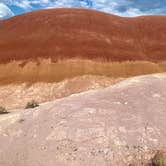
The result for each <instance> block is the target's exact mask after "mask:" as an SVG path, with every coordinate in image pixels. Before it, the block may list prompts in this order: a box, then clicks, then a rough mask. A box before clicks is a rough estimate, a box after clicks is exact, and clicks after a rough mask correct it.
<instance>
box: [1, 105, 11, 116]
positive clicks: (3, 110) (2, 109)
mask: <svg viewBox="0 0 166 166" xmlns="http://www.w3.org/2000/svg"><path fill="white" fill-rule="evenodd" d="M8 113H9V112H8V111H7V110H6V108H5V107H1V106H0V114H8Z"/></svg>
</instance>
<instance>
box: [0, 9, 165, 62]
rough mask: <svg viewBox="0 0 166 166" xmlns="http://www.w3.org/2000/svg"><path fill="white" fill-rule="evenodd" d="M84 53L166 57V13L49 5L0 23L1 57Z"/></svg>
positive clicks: (120, 57)
mask: <svg viewBox="0 0 166 166" xmlns="http://www.w3.org/2000/svg"><path fill="white" fill-rule="evenodd" d="M39 57H41V58H51V59H53V60H57V59H59V58H73V57H77V58H78V57H81V58H87V59H102V60H104V61H105V60H108V61H125V60H148V61H160V60H166V16H145V17H136V18H122V17H118V16H114V15H110V14H106V13H102V12H98V11H93V10H87V9H48V10H40V11H34V12H31V13H27V14H23V15H19V16H16V17H13V18H10V19H8V20H4V21H1V22H0V62H1V63H2V62H9V61H11V60H24V59H32V58H39Z"/></svg>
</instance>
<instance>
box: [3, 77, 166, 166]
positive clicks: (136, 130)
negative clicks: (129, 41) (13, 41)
mask: <svg viewBox="0 0 166 166" xmlns="http://www.w3.org/2000/svg"><path fill="white" fill-rule="evenodd" d="M165 89H166V75H148V76H141V77H135V78H131V79H128V80H125V81H123V82H120V83H118V84H115V85H114V86H112V87H109V88H106V89H104V90H96V91H90V92H86V93H82V94H77V95H74V96H70V97H67V98H64V99H60V100H57V101H54V102H49V103H44V104H42V105H41V106H40V107H38V108H35V109H30V110H22V111H19V112H15V113H11V114H8V115H1V116H0V126H1V128H0V143H1V144H0V165H3V166H13V165H17V166H23V165H24V166H29V165H31V166H36V165H40V166H55V165H64V166H67V165H72V166H78V165H79V166H84V165H87V166H101V165H104V166H110V165H118V166H124V165H129V164H131V165H146V162H148V160H149V159H150V158H151V157H153V155H154V154H153V153H154V152H155V151H156V150H157V149H162V148H163V147H165V146H166V139H165V138H166V132H165V126H166V121H165V117H166V111H165V108H166V91H165ZM140 163H141V164H140Z"/></svg>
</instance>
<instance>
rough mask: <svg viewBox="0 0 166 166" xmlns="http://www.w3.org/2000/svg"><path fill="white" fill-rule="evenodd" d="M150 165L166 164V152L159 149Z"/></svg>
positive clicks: (159, 165) (164, 165)
mask: <svg viewBox="0 0 166 166" xmlns="http://www.w3.org/2000/svg"><path fill="white" fill-rule="evenodd" d="M150 166H166V152H164V151H158V152H157V153H156V154H155V156H154V157H153V158H152V160H151V164H150Z"/></svg>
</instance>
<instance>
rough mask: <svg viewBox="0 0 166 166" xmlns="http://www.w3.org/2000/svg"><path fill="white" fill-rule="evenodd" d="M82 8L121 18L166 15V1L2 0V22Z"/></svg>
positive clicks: (0, 16) (0, 2)
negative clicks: (40, 12)
mask: <svg viewBox="0 0 166 166" xmlns="http://www.w3.org/2000/svg"><path fill="white" fill-rule="evenodd" d="M62 7H81V8H89V9H96V10H100V11H104V12H107V13H112V14H116V15H119V16H124V17H125V16H127V17H133V16H139V15H151V14H166V0H0V20H2V19H6V18H9V17H12V16H14V15H18V14H21V13H25V12H29V11H32V10H38V9H45V8H62Z"/></svg>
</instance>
